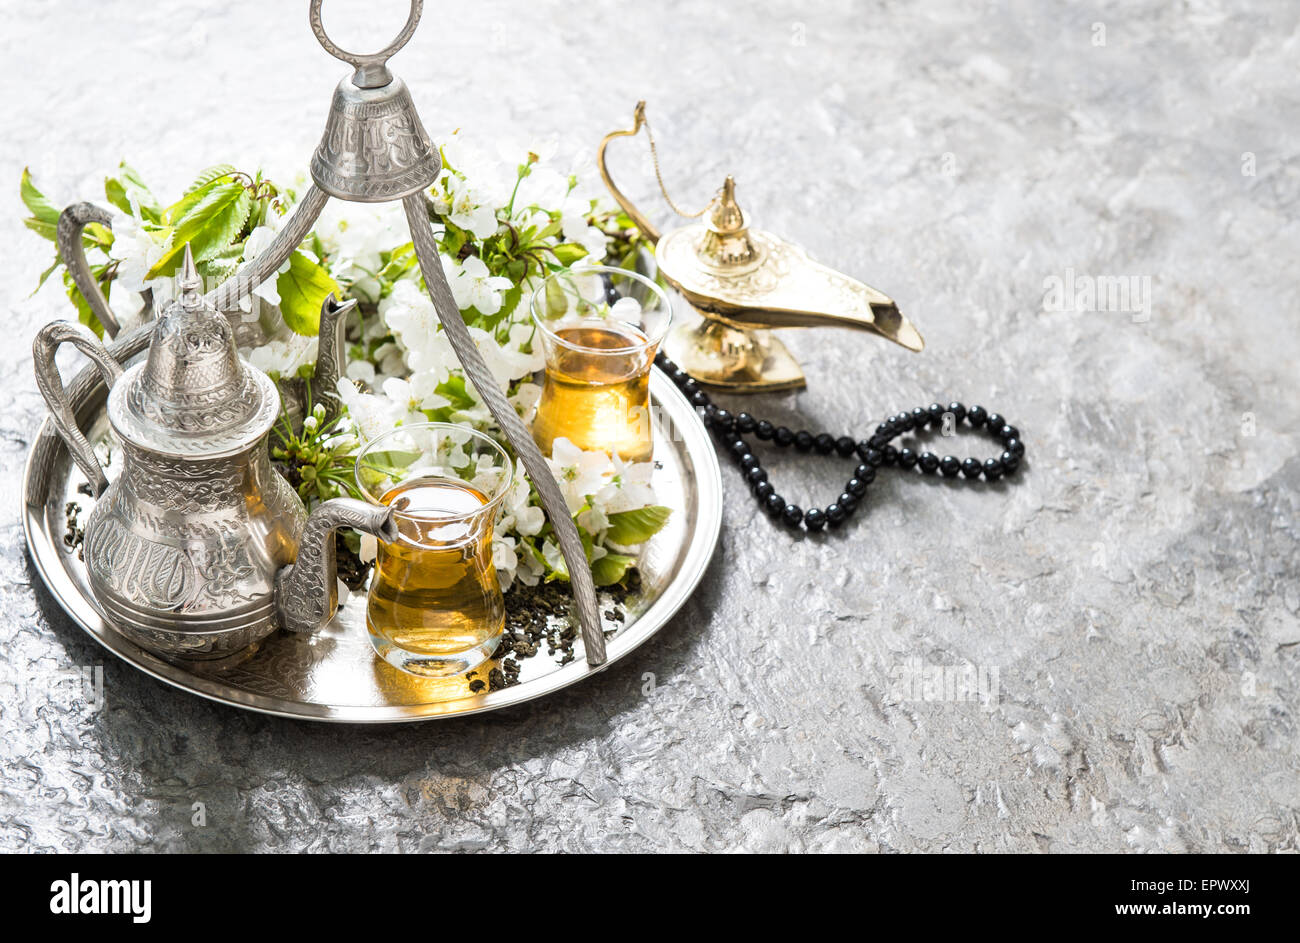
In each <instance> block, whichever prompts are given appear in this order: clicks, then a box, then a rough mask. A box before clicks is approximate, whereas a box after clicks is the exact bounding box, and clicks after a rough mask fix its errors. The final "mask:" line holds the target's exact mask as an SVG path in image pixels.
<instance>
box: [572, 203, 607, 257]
mask: <svg viewBox="0 0 1300 943" xmlns="http://www.w3.org/2000/svg"><path fill="white" fill-rule="evenodd" d="M590 216H591V202H590V201H589V200H581V199H576V198H574V197H572V196H571V197H569V198H568V199H566V200H565V201H564V205H563V206H561V207H560V227H561V231H562V232H563V234H564V241H565V242H576V243H578V244H579V245H580V246H582V247H583V248H584V249H586V250H587V254H586V255H585V256H584V257H583V261H584V262H599V261H601V260H602V259H604V258H605V253H606V251H607V250H608V239H607V238H606V236H605V234H604V233H603V232H601V231H600V230H599V229H598V228H596V227H595V226H593V225H591V224H590V223H589V222H588V221H587V220H588V217H590Z"/></svg>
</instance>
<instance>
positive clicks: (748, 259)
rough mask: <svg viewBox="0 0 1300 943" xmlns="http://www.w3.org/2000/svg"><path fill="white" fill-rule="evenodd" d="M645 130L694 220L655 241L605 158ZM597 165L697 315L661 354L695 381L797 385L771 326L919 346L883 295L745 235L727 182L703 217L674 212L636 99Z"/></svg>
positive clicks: (795, 250) (795, 366)
mask: <svg viewBox="0 0 1300 943" xmlns="http://www.w3.org/2000/svg"><path fill="white" fill-rule="evenodd" d="M642 128H645V130H646V136H647V137H648V138H649V141H650V155H651V158H652V160H653V162H654V170H655V177H656V178H657V179H658V182H659V188H660V191H661V192H662V193H663V196H664V200H665V201H666V202H667V203H668V205H669V207H670V208H671V209H672V210H673V211H674V212H676V213H677V214H678V215H679V216H682V217H685V218H687V219H698V220H700V222H694V223H689V224H687V225H684V226H680V227H678V228H676V229H672V230H670V231H669V232H666V233H662V234H661V233H660V232H659V230H658V229H657V228H656V227H655V225H654V224H653V223H651V222H650V220H649V219H648V218H647V217H646V216H645V214H644V213H642V212H641V211H640V210H639V209H638V208H637V207H636V206H635V205H633V203H632V201H631V200H629V199H628V198H627V196H625V195H624V194H623V192H622V191H621V190H620V189H619V188H618V187H617V186H616V185H615V184H614V181H613V179H612V178H611V177H610V174H609V168H608V167H607V166H606V161H605V151H606V149H607V148H608V146H609V143H610V141H612V140H614V139H615V138H619V137H632V136H635V135H636V134H637V133H638V132H640V130H641V129H642ZM596 160H597V164H598V165H599V168H600V175H601V178H602V179H603V180H604V181H605V186H607V187H608V188H609V191H610V193H611V194H613V196H614V199H615V200H617V201H618V203H619V205H620V206H621V207H622V208H623V209H624V210H625V211H626V212H627V214H628V216H630V217H631V218H632V221H633V222H634V223H635V224H636V226H637V228H638V229H640V230H641V232H642V233H643V234H644V235H645V236H646V237H647V238H648V239H649V240H650V241H651V242H653V243H654V244H655V261H656V263H657V265H658V267H659V271H660V273H661V274H662V275H663V277H664V279H665V280H666V281H667V282H668V283H669V284H670V285H672V286H673V287H674V288H675V289H677V290H678V291H679V292H681V294H682V295H683V296H684V297H685V298H686V300H687V301H688V302H690V304H691V305H692V307H694V308H695V309H696V311H698V312H699V313H700V314H701V315H702V320H701V321H700V322H699V323H697V324H686V325H682V326H680V327H677V328H675V329H674V330H673V331H672V332H671V333H670V334H669V336H668V338H667V339H666V340H665V342H664V347H665V349H666V351H667V353H668V356H669V357H671V358H672V359H673V361H675V362H676V363H677V364H678V366H680V367H681V368H682V369H684V370H685V371H687V372H688V373H689V374H690V375H691V376H693V377H694V378H695V379H696V380H698V381H699V382H701V383H705V384H708V385H710V386H715V387H718V388H721V389H726V390H730V391H732V392H738V393H743V392H762V391H771V390H790V389H801V388H802V387H804V386H805V385H806V381H805V379H804V374H803V370H802V369H800V367H799V362H798V361H797V360H795V358H794V356H793V355H792V354H791V353H790V351H789V350H787V349H786V346H785V345H784V344H783V343H781V341H780V340H778V339H777V338H775V337H773V336H772V335H771V334H770V333H769V330H770V329H773V328H785V327H848V328H853V329H856V330H860V331H870V332H872V333H874V334H878V335H880V336H881V337H884V338H886V339H888V340H891V341H893V342H894V343H896V344H899V345H901V346H903V347H906V348H907V349H908V350H911V351H918V352H919V351H920V350H922V349H923V348H924V347H925V341H924V340H922V338H921V335H920V333H919V332H918V331H917V329H916V327H915V326H913V324H912V322H911V321H909V320H908V319H907V318H905V317H904V316H903V314H902V313H901V312H900V311H899V310H898V305H897V304H895V303H894V300H893V299H892V298H890V297H889V296H888V295H886V294H885V293H884V292H882V291H879V290H877V289H875V288H872V287H871V286H870V285H866V284H864V283H862V282H860V281H858V280H857V279H854V278H850V277H849V276H848V275H845V274H843V273H842V272H837V271H835V270H834V269H832V268H828V267H827V266H825V265H822V264H821V263H820V262H816V261H814V260H813V259H812V258H811V257H810V256H809V255H808V253H807V252H805V251H804V250H803V249H802V248H800V247H799V246H797V245H795V244H794V243H791V242H788V241H786V240H785V239H782V238H780V237H779V236H775V235H773V234H772V233H769V232H764V231H762V230H759V229H752V228H750V227H749V225H748V223H747V221H746V218H745V214H744V212H743V211H742V210H741V208H740V206H739V205H738V204H737V203H736V183H735V180H734V179H733V178H731V177H730V176H729V177H727V179H726V182H725V183H723V185H722V187H721V188H720V189H719V190H718V193H717V195H716V196H715V197H714V198H713V200H712V201H711V202H710V203H709V205H708V206H706V207H705V208H704V209H703V210H700V211H699V212H697V213H685V212H683V211H682V210H680V209H678V208H677V205H676V204H674V203H673V201H672V198H671V197H669V196H668V191H667V189H666V188H665V187H664V182H663V175H662V174H661V173H660V171H659V156H658V152H657V151H656V149H655V143H654V136H653V134H652V133H651V130H650V125H649V122H648V121H647V120H646V116H645V102H644V101H641V102H637V105H636V110H635V112H634V124H633V126H632V127H631V128H629V129H627V130H624V131H611V132H610V133H609V134H607V135H605V137H604V138H603V139H602V140H601V142H600V149H599V151H598V153H597V158H596Z"/></svg>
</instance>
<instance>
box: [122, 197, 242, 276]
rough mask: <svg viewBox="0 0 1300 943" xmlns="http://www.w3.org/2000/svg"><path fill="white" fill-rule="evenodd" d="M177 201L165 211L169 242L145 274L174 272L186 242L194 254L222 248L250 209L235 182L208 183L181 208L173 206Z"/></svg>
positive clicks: (198, 254) (203, 253) (196, 255)
mask: <svg viewBox="0 0 1300 943" xmlns="http://www.w3.org/2000/svg"><path fill="white" fill-rule="evenodd" d="M195 192H196V193H197V192H200V191H195ZM188 199H189V198H188V197H186V200H188ZM184 202H185V200H182V201H181V203H184ZM180 205H181V204H180V203H178V204H176V205H175V206H172V207H170V208H169V209H168V210H167V213H166V214H165V215H166V217H167V219H168V220H169V221H170V222H171V225H172V226H173V230H172V236H171V243H170V246H169V247H168V249H167V251H165V252H164V253H163V254H162V258H160V259H159V260H158V261H157V262H156V263H154V266H153V268H151V269H150V270H149V271H148V273H146V275H145V277H146V278H157V277H158V276H159V275H172V274H175V272H176V269H177V267H178V266H179V265H180V262H181V254H182V253H183V252H184V250H185V246H187V245H189V246H190V248H191V249H193V250H194V255H195V257H196V258H203V257H204V256H205V255H206V254H208V253H209V252H212V251H213V250H214V248H216V249H221V248H224V247H225V246H226V245H228V244H229V243H230V240H231V239H232V238H233V236H234V234H236V233H238V231H239V229H240V227H242V226H243V225H244V221H245V220H246V219H248V213H249V210H250V209H251V205H250V203H249V199H248V194H247V192H246V191H245V190H244V188H243V187H242V186H240V185H239V184H237V183H212V184H208V185H207V189H204V190H202V196H201V197H200V198H199V199H198V201H197V202H195V203H192V204H190V205H189V206H188V207H187V208H186V209H185V210H184V211H183V212H182V211H179V210H178V209H177V207H179V206H180Z"/></svg>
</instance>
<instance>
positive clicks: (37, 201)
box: [19, 167, 59, 228]
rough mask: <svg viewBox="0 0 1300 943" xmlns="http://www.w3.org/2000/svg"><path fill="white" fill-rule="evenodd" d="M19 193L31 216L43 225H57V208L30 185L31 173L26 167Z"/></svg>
mask: <svg viewBox="0 0 1300 943" xmlns="http://www.w3.org/2000/svg"><path fill="white" fill-rule="evenodd" d="M19 191H20V192H21V194H22V197H23V204H24V205H25V206H26V207H27V208H28V209H29V210H31V213H32V216H34V217H36V218H37V219H38V220H40V221H41V222H43V223H50V224H56V223H58V221H59V210H58V208H57V207H56V206H55V205H54V204H53V203H51V202H50V201H49V200H47V199H46V198H45V194H43V193H42V192H41V191H40V190H37V189H36V185H35V184H34V183H32V172H31V171H30V170H29V169H27V168H26V167H24V168H23V178H22V183H21V184H20V186H19ZM29 228H30V227H29Z"/></svg>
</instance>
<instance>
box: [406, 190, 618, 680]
mask: <svg viewBox="0 0 1300 943" xmlns="http://www.w3.org/2000/svg"><path fill="white" fill-rule="evenodd" d="M402 205H403V207H405V209H406V221H407V224H408V225H409V226H410V229H411V240H412V242H413V243H414V244H415V255H416V258H418V259H419V260H420V271H421V272H423V273H424V283H425V285H426V287H427V288H428V290H429V296H430V297H431V298H432V299H433V306H434V309H435V310H436V311H437V312H438V320H439V321H440V322H442V328H443V330H444V331H446V332H447V339H448V340H450V341H451V346H452V349H453V350H455V352H456V356H457V357H458V358H459V359H460V364H461V366H462V367H463V368H464V369H465V375H466V376H467V377H469V379H470V381H471V382H472V383H473V384H474V389H476V390H478V394H479V396H481V397H482V398H483V402H484V403H485V404H487V408H488V410H489V411H490V412H491V413H492V416H493V418H495V419H496V421H497V425H499V426H500V427H501V431H502V432H504V433H505V435H506V438H507V439H509V440H510V444H511V445H513V446H514V448H515V451H516V452H517V453H518V454H519V457H520V458H521V459H523V462H524V467H525V468H526V469H527V470H528V477H529V478H531V479H532V482H533V485H534V486H536V488H537V491H538V493H539V494H540V495H541V497H542V507H543V508H544V509H545V510H546V516H547V518H548V519H549V520H550V522H551V527H553V528H554V530H555V536H556V539H557V540H558V541H559V544H560V551H561V552H562V553H563V554H564V562H565V564H566V565H567V567H568V570H569V584H570V585H571V586H572V587H573V596H574V599H575V601H576V603H577V608H578V621H579V623H580V625H581V628H582V641H583V646H584V648H585V649H586V652H587V664H589V665H592V666H593V667H594V666H598V665H603V664H604V663H605V634H604V631H603V629H602V626H601V621H600V612H599V609H598V607H597V603H596V585H595V582H594V581H593V579H592V575H591V565H590V564H589V563H588V562H587V554H586V551H585V550H584V549H583V546H582V538H581V537H580V536H579V535H578V527H577V525H576V524H574V522H573V516H572V515H571V514H570V513H569V505H568V503H567V502H566V501H565V500H564V494H563V493H562V492H561V491H560V486H559V484H558V483H557V482H556V480H555V476H554V475H552V474H551V468H550V466H549V465H548V464H547V463H546V459H545V458H543V457H542V452H541V449H539V448H538V447H537V443H536V442H534V441H533V437H532V433H530V432H529V431H528V427H527V426H525V425H524V422H523V420H522V419H520V418H519V414H518V413H517V412H515V408H514V407H513V406H512V405H510V401H509V400H507V399H506V396H505V394H504V393H502V392H501V389H500V387H498V386H497V381H496V378H495V377H494V376H493V375H492V372H491V371H490V370H489V369H488V366H487V364H486V363H485V362H484V361H483V356H482V355H481V354H480V353H479V352H478V348H477V347H476V346H474V339H473V338H472V337H471V336H470V333H469V328H467V327H466V326H465V321H464V319H463V318H461V316H460V308H459V307H458V306H457V304H456V301H455V299H454V298H453V297H452V294H451V287H450V286H449V285H448V284H447V276H446V275H445V274H443V271H442V261H441V259H440V258H439V256H438V244H437V241H436V238H435V236H434V233H433V226H432V225H430V223H429V213H428V210H427V209H426V208H425V205H424V195H423V194H422V193H417V194H413V195H411V196H408V197H405V198H404V199H403V200H402Z"/></svg>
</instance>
